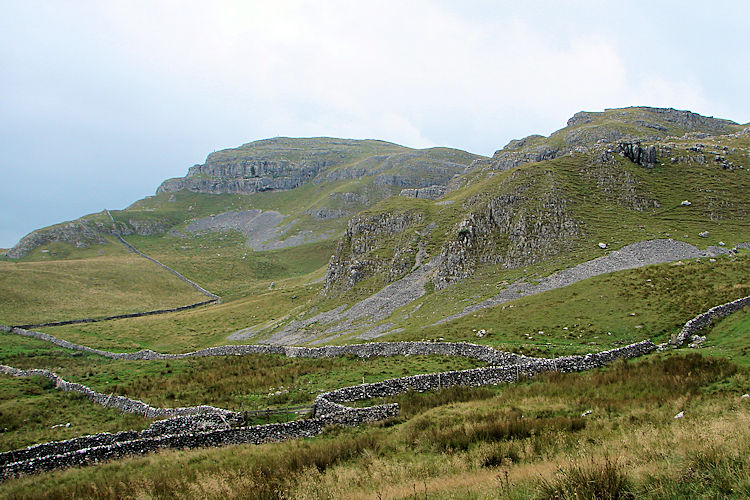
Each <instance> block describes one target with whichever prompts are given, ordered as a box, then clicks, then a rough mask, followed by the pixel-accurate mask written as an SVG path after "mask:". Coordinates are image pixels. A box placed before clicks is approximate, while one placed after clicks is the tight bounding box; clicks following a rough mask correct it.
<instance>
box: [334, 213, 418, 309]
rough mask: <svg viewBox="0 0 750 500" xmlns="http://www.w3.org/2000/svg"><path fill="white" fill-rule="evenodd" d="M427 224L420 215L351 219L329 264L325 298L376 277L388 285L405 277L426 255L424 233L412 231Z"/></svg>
mask: <svg viewBox="0 0 750 500" xmlns="http://www.w3.org/2000/svg"><path fill="white" fill-rule="evenodd" d="M423 220H424V216H423V215H422V214H421V213H419V212H416V211H408V212H403V213H382V214H376V215H371V216H367V215H365V216H357V217H354V218H353V219H351V220H350V221H349V224H348V226H347V228H346V233H345V234H344V236H343V237H342V238H341V240H340V241H339V244H338V248H337V249H336V253H335V254H334V255H333V256H332V257H331V260H330V262H329V264H328V270H327V272H326V276H325V287H324V294H326V295H337V294H341V293H343V292H345V291H347V290H349V289H350V288H352V287H353V286H354V285H356V284H357V283H358V282H360V281H362V280H364V279H367V278H368V277H370V276H373V275H376V274H377V275H379V276H380V277H381V278H382V279H383V281H384V283H390V282H392V281H395V280H397V279H399V278H401V277H403V276H404V275H405V274H406V273H407V272H408V271H410V270H411V269H412V268H413V267H414V266H415V263H416V262H417V259H418V254H419V251H420V248H422V251H423V245H424V243H423V242H421V238H420V236H421V235H420V233H419V232H415V231H409V230H410V229H413V228H415V227H416V226H417V225H419V224H420V223H421V222H422V221H423Z"/></svg>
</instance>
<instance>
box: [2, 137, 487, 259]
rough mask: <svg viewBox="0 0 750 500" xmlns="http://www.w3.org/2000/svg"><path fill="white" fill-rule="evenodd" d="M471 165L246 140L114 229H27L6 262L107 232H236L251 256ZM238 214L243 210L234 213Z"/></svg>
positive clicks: (340, 223)
mask: <svg viewBox="0 0 750 500" xmlns="http://www.w3.org/2000/svg"><path fill="white" fill-rule="evenodd" d="M480 158H482V157H480V156H477V155H473V154H470V153H466V152H464V151H459V150H455V149H449V148H430V149H424V150H415V149H411V148H407V147H404V146H399V145H397V144H393V143H389V142H385V141H375V140H352V139H333V138H274V139H266V140H262V141H256V142H251V143H248V144H244V145H243V146H240V147H238V148H232V149H226V150H222V151H217V152H214V153H211V154H210V155H209V156H208V158H207V159H206V162H205V163H204V164H202V165H195V166H193V167H191V168H190V169H189V171H188V175H187V176H186V177H184V178H179V179H169V180H167V181H164V183H162V185H161V186H159V188H158V189H157V195H156V196H155V197H150V198H147V199H144V200H141V201H139V202H136V203H134V204H133V205H132V206H131V207H129V208H128V209H126V210H122V211H112V214H113V216H114V218H115V224H114V225H113V224H112V221H111V220H110V219H109V218H108V217H107V216H105V214H104V213H100V214H92V215H88V216H85V217H82V218H80V219H78V220H76V221H73V222H68V223H63V224H59V225H56V226H51V227H48V228H44V229H40V230H37V231H34V232H32V233H30V234H29V235H27V236H25V237H24V238H23V239H22V240H21V241H20V242H19V243H18V244H17V245H16V246H14V247H13V248H12V249H10V250H9V251H8V252H7V254H6V255H7V256H8V257H10V258H13V259H17V258H22V257H25V256H27V255H29V254H30V253H32V252H33V251H34V250H35V249H37V248H40V247H44V246H45V245H50V244H54V243H65V244H68V245H72V246H73V247H76V248H87V247H90V246H91V245H101V244H106V243H107V240H106V238H104V237H103V236H102V234H113V233H114V230H115V229H117V230H119V231H120V232H121V233H122V234H125V235H129V234H136V235H140V236H152V235H163V234H165V233H167V232H170V231H171V234H172V236H175V237H180V236H183V235H185V233H196V232H220V233H221V232H226V231H239V232H241V233H242V234H243V235H244V236H245V237H247V238H248V239H247V244H248V246H250V247H252V248H254V249H256V250H269V249H276V248H284V247H287V246H296V245H300V244H304V243H309V242H312V241H317V240H320V239H325V238H330V237H332V236H334V235H337V234H340V233H341V231H342V230H343V228H344V225H345V221H346V218H348V217H351V216H352V215H354V214H355V213H356V212H358V211H359V210H362V209H363V208H367V207H369V206H372V205H374V204H375V203H377V202H378V201H380V200H382V199H384V198H387V197H389V196H391V195H393V194H398V193H399V192H400V191H402V190H404V189H414V188H430V189H432V190H433V191H434V190H437V191H440V192H442V191H443V190H445V186H446V185H447V184H448V183H449V182H450V181H451V180H452V179H454V178H455V177H457V176H458V175H459V174H462V173H464V172H465V171H466V169H467V167H468V166H469V165H471V164H472V163H473V162H474V161H476V160H477V159H480ZM290 191H293V194H291V195H290V194H289V192H290ZM192 193H195V194H194V195H191V194H192ZM285 193H286V194H285ZM247 210H250V211H253V213H252V214H248V213H242V212H243V211H247ZM261 211H262V212H264V213H261ZM115 226H116V228H115ZM47 257H49V255H48V256H47Z"/></svg>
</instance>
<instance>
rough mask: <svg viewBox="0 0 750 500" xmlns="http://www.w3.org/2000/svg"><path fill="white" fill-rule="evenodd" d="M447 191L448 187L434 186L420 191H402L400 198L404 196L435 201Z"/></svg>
mask: <svg viewBox="0 0 750 500" xmlns="http://www.w3.org/2000/svg"><path fill="white" fill-rule="evenodd" d="M446 190H447V188H446V186H438V185H432V186H427V187H424V188H420V189H412V188H409V189H402V190H401V193H399V196H403V197H404V198H426V199H428V200H435V199H437V198H440V197H441V196H443V195H444V194H445V192H446Z"/></svg>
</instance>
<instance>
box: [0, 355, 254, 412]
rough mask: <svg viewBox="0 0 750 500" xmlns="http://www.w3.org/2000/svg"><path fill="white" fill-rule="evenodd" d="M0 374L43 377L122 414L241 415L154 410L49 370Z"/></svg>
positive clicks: (205, 407)
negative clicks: (103, 392)
mask: <svg viewBox="0 0 750 500" xmlns="http://www.w3.org/2000/svg"><path fill="white" fill-rule="evenodd" d="M0 373H4V374H6V375H12V376H14V377H44V378H46V379H48V380H50V381H52V382H54V383H55V387H56V388H57V389H60V390H62V391H70V392H78V393H80V394H83V395H84V396H86V397H87V398H89V399H90V400H91V401H93V402H94V403H97V404H100V405H102V406H105V407H108V408H117V409H118V410H120V411H121V412H123V413H137V414H139V415H143V416H144V417H147V418H159V417H176V416H185V415H201V414H205V413H215V414H222V415H226V416H227V417H229V418H232V419H234V420H236V419H239V418H242V417H241V414H240V413H238V412H233V411H230V410H225V409H223V408H216V407H214V406H208V405H200V406H188V407H178V408H155V407H153V406H150V405H149V404H147V403H144V402H143V401H139V400H137V399H130V398H127V397H125V396H118V395H114V394H102V393H101V392H96V391H94V390H93V389H91V388H89V387H86V386H85V385H83V384H77V383H75V382H68V381H67V380H65V379H63V378H61V377H59V376H58V375H57V374H55V373H53V372H51V371H49V370H40V369H32V370H20V369H18V368H13V367H12V366H6V365H0Z"/></svg>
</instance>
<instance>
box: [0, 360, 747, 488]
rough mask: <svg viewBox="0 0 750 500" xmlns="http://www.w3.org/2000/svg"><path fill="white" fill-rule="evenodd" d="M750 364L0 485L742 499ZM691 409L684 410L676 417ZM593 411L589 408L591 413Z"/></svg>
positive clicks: (409, 402) (500, 399)
mask: <svg viewBox="0 0 750 500" xmlns="http://www.w3.org/2000/svg"><path fill="white" fill-rule="evenodd" d="M748 384H750V377H749V376H748V372H747V371H746V370H744V369H739V368H737V367H736V366H735V365H733V364H732V363H730V362H728V361H726V360H722V359H716V358H711V357H703V356H700V355H698V354H687V355H686V354H683V353H669V354H659V355H653V356H650V357H649V358H648V359H643V360H638V361H631V362H620V363H617V364H615V365H614V366H612V367H609V368H606V369H602V370H597V371H594V372H589V373H582V374H548V375H545V376H540V377H538V378H536V379H534V380H531V381H526V382H522V383H518V384H514V385H508V386H505V387H499V388H496V389H486V388H485V389H474V390H471V389H447V390H444V391H441V392H438V393H429V394H424V395H418V394H407V395H403V396H401V397H399V398H397V399H398V400H399V402H401V404H402V408H403V413H402V415H401V416H400V417H399V418H397V419H394V420H391V421H389V422H384V423H380V424H375V425H370V426H365V427H362V428H331V429H329V430H328V432H327V433H326V434H325V435H324V436H322V437H319V438H315V439H311V440H298V441H291V442H286V443H281V444H273V445H262V446H232V447H227V448H220V449H204V450H192V451H187V450H186V451H165V452H161V453H157V454H152V455H148V456H146V457H137V458H128V459H125V460H121V461H117V462H111V463H106V464H102V465H99V466H95V467H87V468H84V469H70V470H66V471H60V472H55V473H51V474H45V475H43V476H38V477H31V478H22V479H19V480H13V481H9V482H6V483H4V484H2V485H0V495H2V496H4V497H7V498H72V497H91V498H185V497H191V498H414V497H416V498H424V497H425V496H427V497H428V498H519V499H520V498H592V494H591V492H592V491H596V488H601V487H606V488H608V490H607V491H608V493H609V495H610V496H606V497H602V498H687V497H690V498H698V497H700V498H730V497H734V498H745V497H747V496H748V495H750V463H749V462H748V456H750V426H749V425H748V424H750V401H748V400H747V399H743V398H741V397H740V396H741V395H742V394H743V391H746V389H747V387H748ZM680 411H684V417H683V418H680V419H675V418H674V416H675V415H676V414H677V413H678V412H680ZM584 413H586V416H582V415H583V414H584Z"/></svg>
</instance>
